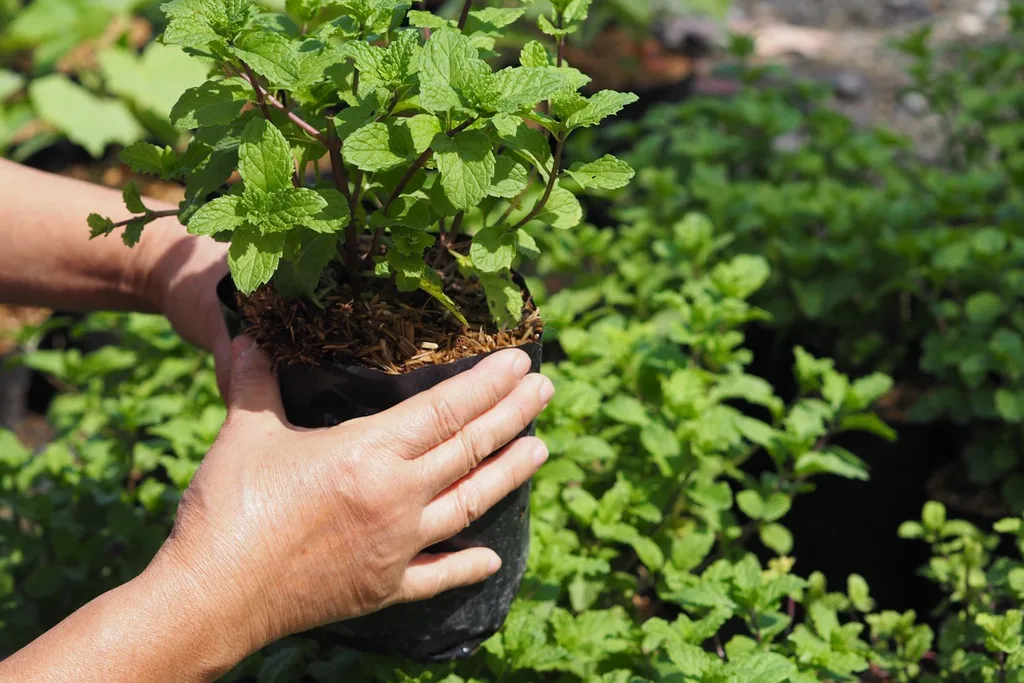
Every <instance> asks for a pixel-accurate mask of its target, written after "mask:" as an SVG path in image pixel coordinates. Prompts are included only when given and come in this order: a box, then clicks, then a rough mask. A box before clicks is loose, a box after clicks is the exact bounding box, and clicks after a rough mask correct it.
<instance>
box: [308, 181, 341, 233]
mask: <svg viewBox="0 0 1024 683" xmlns="http://www.w3.org/2000/svg"><path fill="white" fill-rule="evenodd" d="M316 193H317V194H318V195H320V197H321V199H323V200H324V202H326V203H325V205H324V206H323V208H321V209H320V210H319V211H318V212H317V213H315V214H312V215H309V216H306V217H304V218H303V219H302V221H301V223H302V225H304V226H305V227H307V228H309V229H310V230H313V231H315V232H320V233H334V232H339V231H340V230H343V229H344V228H345V226H347V225H348V223H349V218H350V211H349V206H348V201H347V200H346V199H345V197H344V195H342V194H341V193H340V192H338V191H337V190H334V189H330V188H321V189H319V190H316Z"/></svg>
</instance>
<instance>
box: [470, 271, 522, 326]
mask: <svg viewBox="0 0 1024 683" xmlns="http://www.w3.org/2000/svg"><path fill="white" fill-rule="evenodd" d="M479 279H480V284H481V285H483V288H484V294H486V296H487V308H488V310H489V311H490V313H491V318H492V319H493V320H494V321H495V322H496V323H497V324H498V326H499V327H507V328H509V329H514V328H515V327H517V326H518V325H519V322H520V321H521V320H522V318H523V292H522V290H521V289H520V288H519V285H517V284H516V283H515V282H513V281H512V280H510V279H509V278H508V277H507V276H502V275H501V274H492V273H480V275H479Z"/></svg>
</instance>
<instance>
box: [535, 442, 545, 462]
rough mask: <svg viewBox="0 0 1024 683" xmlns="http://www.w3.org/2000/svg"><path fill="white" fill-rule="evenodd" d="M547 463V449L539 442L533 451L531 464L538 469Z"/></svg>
mask: <svg viewBox="0 0 1024 683" xmlns="http://www.w3.org/2000/svg"><path fill="white" fill-rule="evenodd" d="M547 461H548V447H547V445H545V444H544V442H541V443H540V444H538V445H537V447H536V448H535V449H533V464H535V465H536V466H537V467H540V466H541V465H543V464H544V463H546V462H547Z"/></svg>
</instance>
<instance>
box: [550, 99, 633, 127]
mask: <svg viewBox="0 0 1024 683" xmlns="http://www.w3.org/2000/svg"><path fill="white" fill-rule="evenodd" d="M638 99H639V98H638V97H637V96H636V95H634V94H633V93H621V92H616V91H614V90H602V91H601V92H599V93H595V94H594V95H593V96H591V97H590V98H589V99H587V101H586V106H584V107H583V108H582V109H580V110H579V111H576V112H575V113H573V114H572V115H571V116H569V118H568V119H567V120H566V122H565V125H566V127H567V128H569V129H570V130H574V129H576V128H587V127H589V126H596V125H597V124H599V123H600V122H601V121H603V120H604V119H606V118H608V117H609V116H614V115H615V114H618V113H619V112H620V111H622V109H623V107H625V106H627V105H630V104H633V103H634V102H636V101H637V100H638Z"/></svg>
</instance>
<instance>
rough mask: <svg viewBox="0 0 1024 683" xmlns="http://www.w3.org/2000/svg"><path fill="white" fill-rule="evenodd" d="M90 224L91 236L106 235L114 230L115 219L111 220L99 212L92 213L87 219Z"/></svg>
mask: <svg viewBox="0 0 1024 683" xmlns="http://www.w3.org/2000/svg"><path fill="white" fill-rule="evenodd" d="M86 222H87V223H88V224H89V237H90V239H91V238H94V237H106V236H107V235H109V234H110V233H112V232H114V221H112V220H110V219H109V218H107V217H106V216H101V215H99V214H98V213H91V214H89V217H88V218H87V219H86Z"/></svg>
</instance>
